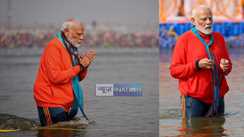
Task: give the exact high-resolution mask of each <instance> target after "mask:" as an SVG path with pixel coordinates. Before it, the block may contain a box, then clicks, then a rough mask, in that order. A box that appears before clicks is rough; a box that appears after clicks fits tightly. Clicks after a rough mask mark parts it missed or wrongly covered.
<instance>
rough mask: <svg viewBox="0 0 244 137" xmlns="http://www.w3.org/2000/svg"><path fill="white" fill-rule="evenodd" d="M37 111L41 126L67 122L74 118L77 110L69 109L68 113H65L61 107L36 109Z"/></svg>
mask: <svg viewBox="0 0 244 137" xmlns="http://www.w3.org/2000/svg"><path fill="white" fill-rule="evenodd" d="M37 109H38V116H39V120H40V123H41V126H48V125H52V124H55V123H57V122H62V121H69V120H71V119H73V118H74V117H75V115H76V114H77V111H78V109H71V110H70V111H69V112H65V111H64V109H63V108H61V107H49V108H48V107H38V108H37Z"/></svg>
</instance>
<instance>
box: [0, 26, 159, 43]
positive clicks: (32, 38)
mask: <svg viewBox="0 0 244 137" xmlns="http://www.w3.org/2000/svg"><path fill="white" fill-rule="evenodd" d="M40 28H41V29H40ZM58 31H59V28H58V27H56V26H45V27H44V26H41V27H36V26H35V27H33V28H31V27H29V28H26V27H21V26H18V27H12V28H11V29H8V28H6V27H2V28H1V29H0V48H16V47H43V46H45V45H46V44H47V42H49V40H50V39H52V38H53V37H54V36H55V35H56V33H57V32H58ZM158 42H159V41H158V34H157V33H155V32H151V31H144V32H139V31H138V32H129V31H125V30H123V29H113V28H110V27H109V26H105V25H100V26H99V25H90V26H89V25H88V26H87V30H86V34H85V40H84V42H83V43H82V44H83V45H84V46H89V47H127V48H129V47H138V48H151V47H158V45H159V44H158Z"/></svg>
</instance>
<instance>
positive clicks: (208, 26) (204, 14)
mask: <svg viewBox="0 0 244 137" xmlns="http://www.w3.org/2000/svg"><path fill="white" fill-rule="evenodd" d="M196 15H197V16H196V17H194V18H193V19H192V22H193V24H194V25H195V27H196V29H197V30H199V31H200V32H202V33H204V34H207V35H208V34H211V33H212V23H213V18H212V13H211V11H210V10H208V9H201V10H200V11H198V12H197V14H196Z"/></svg>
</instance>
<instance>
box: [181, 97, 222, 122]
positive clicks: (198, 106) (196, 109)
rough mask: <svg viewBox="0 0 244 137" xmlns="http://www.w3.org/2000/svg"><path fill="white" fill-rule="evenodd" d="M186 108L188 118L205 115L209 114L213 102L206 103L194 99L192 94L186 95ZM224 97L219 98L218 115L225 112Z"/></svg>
mask: <svg viewBox="0 0 244 137" xmlns="http://www.w3.org/2000/svg"><path fill="white" fill-rule="evenodd" d="M185 107H186V108H185V109H183V110H185V111H186V112H185V113H186V117H187V119H190V118H191V117H204V116H206V115H207V114H208V112H209V109H211V104H206V103H204V102H202V101H199V100H198V99H194V98H192V97H190V96H186V97H185ZM224 109H225V105H224V98H220V100H219V106H218V108H217V110H218V115H223V114H224Z"/></svg>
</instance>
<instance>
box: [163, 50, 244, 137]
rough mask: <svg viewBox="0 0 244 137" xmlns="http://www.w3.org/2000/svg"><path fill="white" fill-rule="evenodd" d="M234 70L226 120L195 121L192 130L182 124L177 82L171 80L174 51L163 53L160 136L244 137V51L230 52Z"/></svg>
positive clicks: (206, 119) (230, 81)
mask: <svg viewBox="0 0 244 137" xmlns="http://www.w3.org/2000/svg"><path fill="white" fill-rule="evenodd" d="M230 54H231V58H232V62H233V70H232V72H231V73H230V74H229V75H228V77H227V80H228V83H229V86H230V91H229V93H228V94H227V95H226V96H225V105H226V108H225V109H226V111H225V114H226V115H225V116H224V117H223V118H212V119H209V118H203V119H195V120H194V121H193V122H192V123H191V125H190V127H189V128H187V125H185V124H182V122H181V110H180V98H179V92H178V89H177V87H178V83H177V82H178V81H177V80H176V79H173V78H172V77H170V74H169V64H170V56H171V51H170V50H165V51H162V52H161V57H160V58H161V67H160V70H161V74H160V84H159V85H160V99H159V100H160V107H159V111H160V136H161V137H165V136H167V137H169V136H170V137H171V136H172V137H174V136H193V137H221V136H231V137H240V136H243V130H244V117H243V116H244V110H243V108H244V101H243V100H244V84H243V82H244V59H243V58H244V49H231V50H230Z"/></svg>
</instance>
